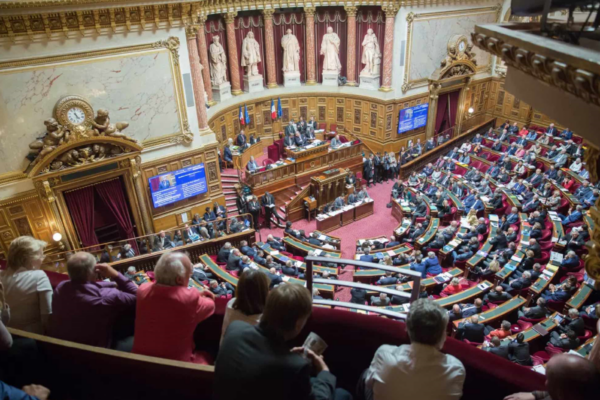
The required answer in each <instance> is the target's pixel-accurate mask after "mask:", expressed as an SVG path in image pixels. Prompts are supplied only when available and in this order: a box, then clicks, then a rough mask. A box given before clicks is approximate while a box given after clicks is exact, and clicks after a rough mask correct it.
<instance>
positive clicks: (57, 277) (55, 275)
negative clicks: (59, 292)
mask: <svg viewBox="0 0 600 400" xmlns="http://www.w3.org/2000/svg"><path fill="white" fill-rule="evenodd" d="M44 272H45V273H46V276H48V280H49V281H50V286H52V289H56V287H57V286H58V284H59V283H61V282H63V281H68V280H69V275H67V274H61V273H59V272H54V271H46V270H44Z"/></svg>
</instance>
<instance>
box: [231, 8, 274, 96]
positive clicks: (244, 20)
mask: <svg viewBox="0 0 600 400" xmlns="http://www.w3.org/2000/svg"><path fill="white" fill-rule="evenodd" d="M257 13H258V11H257ZM234 27H235V42H236V43H237V52H238V61H239V62H240V82H241V84H242V86H243V85H244V83H243V82H244V70H245V67H242V66H241V64H242V43H243V41H244V38H245V37H246V34H247V33H248V32H250V31H252V33H254V39H255V40H256V41H257V42H258V45H259V47H260V58H261V62H260V63H258V73H259V74H261V75H262V76H263V80H266V77H265V73H264V70H265V63H266V62H267V59H266V57H265V39H264V24H263V19H262V15H261V14H255V13H253V14H250V15H240V16H237V17H236V18H235V22H234ZM263 84H264V82H263ZM242 89H243V87H242Z"/></svg>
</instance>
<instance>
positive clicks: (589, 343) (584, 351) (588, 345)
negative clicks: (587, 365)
mask: <svg viewBox="0 0 600 400" xmlns="http://www.w3.org/2000/svg"><path fill="white" fill-rule="evenodd" d="M597 339H598V335H596V336H594V337H591V338H589V339H588V340H586V341H585V343H584V344H582V345H581V346H579V347H578V348H576V349H575V351H576V352H577V353H579V355H580V356H582V357H585V358H587V356H589V355H590V352H591V351H592V347H593V345H594V342H595V341H596V340H597Z"/></svg>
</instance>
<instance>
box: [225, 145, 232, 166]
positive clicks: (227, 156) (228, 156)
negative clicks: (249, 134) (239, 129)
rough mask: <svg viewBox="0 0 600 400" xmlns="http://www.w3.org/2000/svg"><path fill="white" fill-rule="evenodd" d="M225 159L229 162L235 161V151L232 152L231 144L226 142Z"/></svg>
mask: <svg viewBox="0 0 600 400" xmlns="http://www.w3.org/2000/svg"><path fill="white" fill-rule="evenodd" d="M223 159H224V160H225V161H227V162H228V163H233V153H232V152H231V147H230V146H229V144H226V145H225V147H224V148H223Z"/></svg>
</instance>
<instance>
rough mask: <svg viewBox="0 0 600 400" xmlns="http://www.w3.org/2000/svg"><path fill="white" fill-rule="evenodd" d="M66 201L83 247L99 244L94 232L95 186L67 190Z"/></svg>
mask: <svg viewBox="0 0 600 400" xmlns="http://www.w3.org/2000/svg"><path fill="white" fill-rule="evenodd" d="M64 195H65V201H66V202H67V207H68V208H69V213H70V214H71V219H72V220H73V223H74V224H75V229H77V233H79V239H80V240H81V245H82V246H83V247H89V246H93V245H96V244H98V238H97V237H96V232H94V187H93V186H88V187H84V188H81V189H77V190H73V191H72V192H65V194H64Z"/></svg>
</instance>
